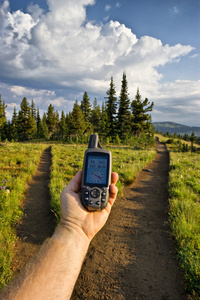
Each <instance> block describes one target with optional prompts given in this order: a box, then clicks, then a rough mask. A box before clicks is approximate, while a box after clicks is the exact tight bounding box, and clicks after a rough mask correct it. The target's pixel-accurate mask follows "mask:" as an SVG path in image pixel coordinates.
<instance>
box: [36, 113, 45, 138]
mask: <svg viewBox="0 0 200 300" xmlns="http://www.w3.org/2000/svg"><path fill="white" fill-rule="evenodd" d="M36 124H37V138H38V139H40V138H44V130H43V126H42V120H41V118H40V111H39V108H38V109H37V115H36Z"/></svg>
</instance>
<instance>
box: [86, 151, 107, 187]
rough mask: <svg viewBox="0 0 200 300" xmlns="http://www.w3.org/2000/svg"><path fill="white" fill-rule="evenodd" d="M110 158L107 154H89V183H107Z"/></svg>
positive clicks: (87, 178)
mask: <svg viewBox="0 0 200 300" xmlns="http://www.w3.org/2000/svg"><path fill="white" fill-rule="evenodd" d="M107 164H108V158H107V157H105V156H94V155H88V159H87V176H86V183H87V184H101V185H106V184H107Z"/></svg>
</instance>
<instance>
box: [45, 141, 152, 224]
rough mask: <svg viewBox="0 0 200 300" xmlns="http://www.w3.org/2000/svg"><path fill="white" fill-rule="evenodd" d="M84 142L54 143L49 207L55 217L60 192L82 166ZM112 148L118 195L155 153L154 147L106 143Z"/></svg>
mask: <svg viewBox="0 0 200 300" xmlns="http://www.w3.org/2000/svg"><path fill="white" fill-rule="evenodd" d="M86 148H87V146H86V145H53V146H52V155H53V163H52V172H51V183H50V191H51V197H52V200H51V208H52V210H53V211H54V213H55V215H56V216H57V218H58V219H59V218H60V204H59V203H60V202H59V201H60V200H59V197H60V192H61V191H62V190H63V188H64V187H65V186H66V185H67V183H68V182H69V180H70V179H71V178H72V177H73V176H74V175H75V174H76V172H77V171H78V170H80V169H81V168H82V164H83V157H84V152H85V150H86ZM105 149H108V150H110V151H111V152H112V170H113V171H115V172H117V173H118V174H119V178H120V179H119V181H118V183H117V187H118V189H119V195H120V194H122V191H123V187H124V186H125V185H128V184H131V183H132V182H133V180H134V179H135V177H136V175H137V173H138V172H139V170H141V169H142V167H144V166H145V165H146V164H147V163H148V162H150V161H152V160H153V158H154V156H155V153H156V151H155V149H149V150H135V149H133V148H132V147H128V146H121V147H120V146H119V147H117V146H105Z"/></svg>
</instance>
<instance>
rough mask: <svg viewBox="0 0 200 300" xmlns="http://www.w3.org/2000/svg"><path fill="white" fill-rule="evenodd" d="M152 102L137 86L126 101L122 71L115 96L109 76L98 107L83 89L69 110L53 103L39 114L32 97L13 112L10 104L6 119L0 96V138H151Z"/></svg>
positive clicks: (125, 88)
mask: <svg viewBox="0 0 200 300" xmlns="http://www.w3.org/2000/svg"><path fill="white" fill-rule="evenodd" d="M153 106H154V103H153V102H152V103H150V102H149V101H148V99H147V98H145V100H142V96H141V94H140V92H139V88H138V89H137V92H136V95H135V99H134V100H132V101H131V100H130V98H129V93H128V82H127V78H126V73H125V72H124V73H123V77H122V81H121V91H120V95H119V99H117V97H116V88H115V84H114V80H113V77H111V81H110V86H109V89H108V90H107V91H106V97H105V101H104V102H102V106H101V107H100V106H99V105H98V104H97V99H96V98H95V99H94V102H93V105H91V103H90V98H89V97H88V94H87V92H85V93H84V95H83V99H82V101H81V104H80V105H79V104H78V101H77V100H76V101H75V103H74V106H73V109H72V111H71V112H69V113H67V114H65V113H64V111H62V113H61V116H59V113H58V112H57V111H56V110H55V109H54V107H53V105H52V104H50V105H49V106H48V109H47V112H46V113H44V114H43V116H42V118H41V117H40V111H39V108H36V107H35V104H34V101H33V100H32V101H31V103H30V104H29V103H28V101H27V99H26V97H24V98H23V100H22V102H21V104H20V110H19V112H18V113H17V111H16V108H15V107H14V111H13V116H12V120H11V121H7V120H6V112H5V110H6V105H5V103H4V102H3V101H2V100H1V97H0V137H1V140H5V139H7V140H9V141H25V140H30V139H52V140H63V141H70V140H74V139H76V140H77V139H80V140H83V138H84V137H88V135H90V134H91V133H93V132H95V133H98V134H99V136H100V138H101V139H103V140H105V139H108V140H110V141H115V142H118V143H119V142H121V141H122V142H126V141H128V140H130V139H133V138H141V137H143V138H145V139H146V140H147V141H148V140H149V141H150V140H152V133H153V126H152V122H151V115H150V114H149V112H151V111H152V110H153Z"/></svg>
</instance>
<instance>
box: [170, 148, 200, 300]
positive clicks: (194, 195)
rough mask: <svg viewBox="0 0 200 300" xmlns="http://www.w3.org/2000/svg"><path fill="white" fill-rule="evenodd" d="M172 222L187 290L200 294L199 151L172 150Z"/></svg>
mask: <svg viewBox="0 0 200 300" xmlns="http://www.w3.org/2000/svg"><path fill="white" fill-rule="evenodd" d="M169 194H170V222H171V226H172V230H173V233H174V236H175V238H176V241H177V250H178V259H179V262H180V264H181V266H182V268H183V269H184V272H185V279H186V284H187V290H188V291H189V292H190V293H191V294H193V295H194V296H195V297H196V295H198V296H200V155H199V154H198V153H180V152H170V173H169Z"/></svg>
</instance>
